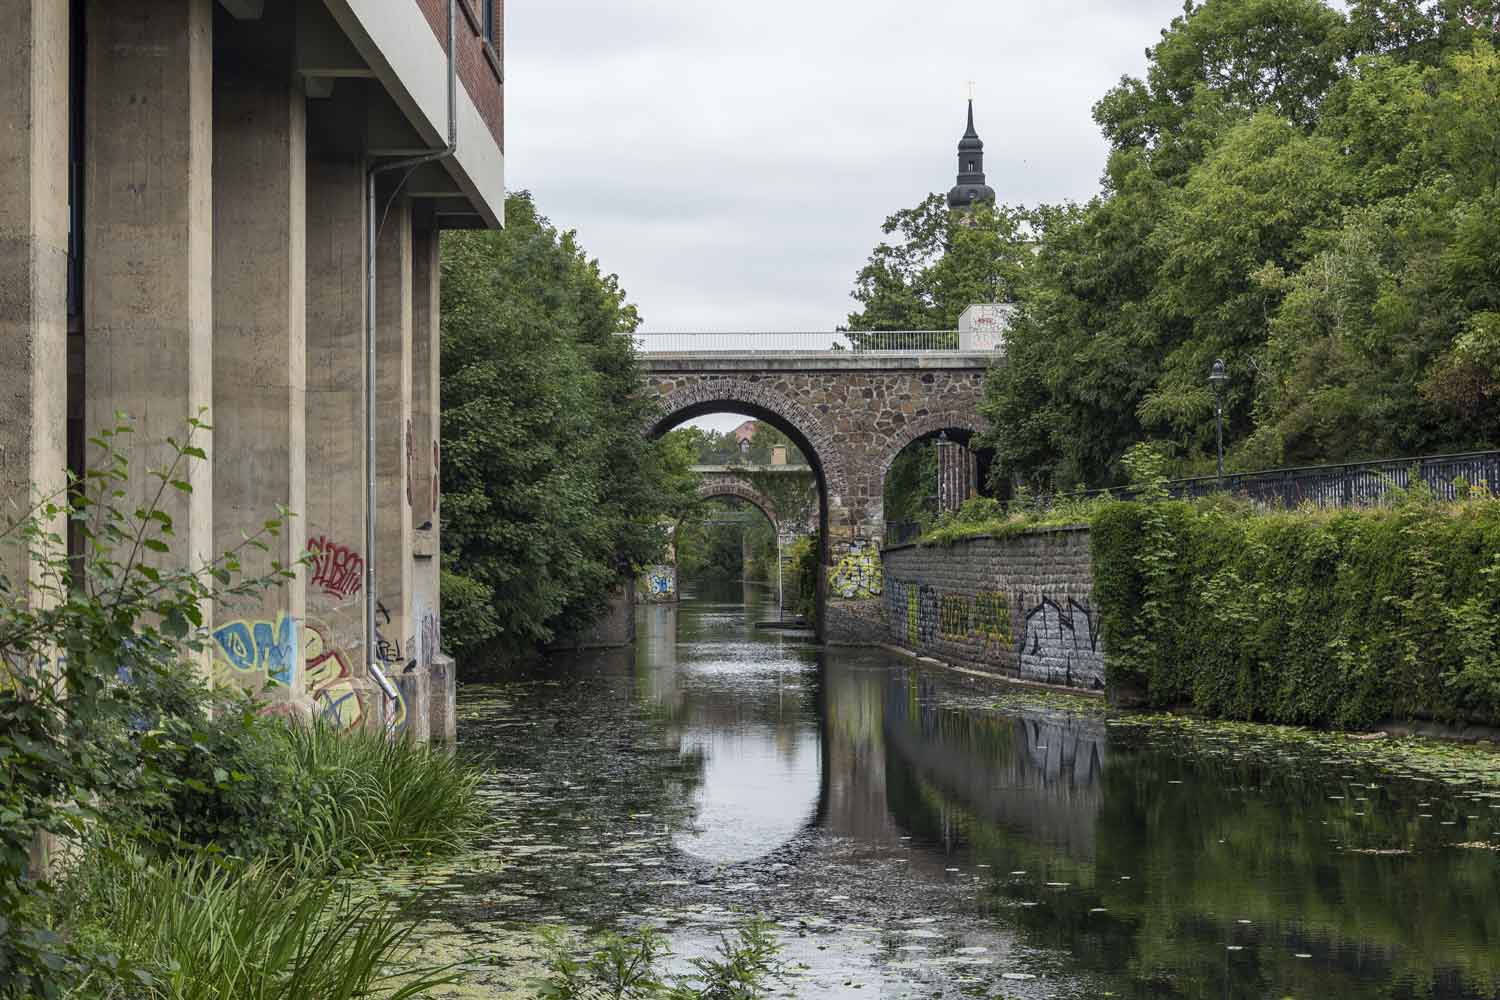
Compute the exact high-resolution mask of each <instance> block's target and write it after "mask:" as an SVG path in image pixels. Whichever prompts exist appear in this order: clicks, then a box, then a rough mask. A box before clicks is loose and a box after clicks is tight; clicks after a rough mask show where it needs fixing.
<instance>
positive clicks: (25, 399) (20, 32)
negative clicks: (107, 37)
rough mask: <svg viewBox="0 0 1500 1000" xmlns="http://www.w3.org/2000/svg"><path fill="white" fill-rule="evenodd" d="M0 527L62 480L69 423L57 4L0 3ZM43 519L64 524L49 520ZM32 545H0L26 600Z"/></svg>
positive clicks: (62, 46)
mask: <svg viewBox="0 0 1500 1000" xmlns="http://www.w3.org/2000/svg"><path fill="white" fill-rule="evenodd" d="M0 24H4V25H6V31H5V33H4V37H3V38H0V94H4V95H6V100H5V101H3V102H0V417H3V419H0V526H3V525H5V524H8V523H9V522H10V520H11V519H13V518H15V517H18V516H21V515H23V514H24V513H25V512H26V511H27V510H28V509H29V508H30V506H31V504H32V503H33V502H34V501H35V500H36V499H37V498H38V497H40V496H45V495H47V494H50V493H53V492H55V491H56V490H58V489H60V488H61V487H62V485H63V483H64V470H65V468H66V460H67V454H66V433H65V432H66V424H67V409H66V407H67V398H68V396H67V335H68V315H67V305H68V303H67V280H68V176H69V171H68V57H69V56H68V53H69V24H68V10H67V7H66V5H64V4H59V3H54V2H50V0H0ZM50 527H51V528H52V529H53V530H55V531H58V532H59V533H60V532H61V525H60V523H58V521H57V520H55V519H54V521H53V522H52V524H51V525H50ZM29 556H30V553H29V551H28V550H27V549H23V548H20V547H17V546H9V545H8V546H0V576H4V577H6V578H8V579H10V580H11V581H12V583H13V584H15V585H16V586H17V591H16V594H17V596H18V597H19V598H20V599H23V600H24V599H28V598H27V591H26V589H25V587H24V583H25V581H26V580H27V579H28V578H29V577H32V576H33V574H35V572H36V570H35V567H33V566H32V565H31V564H30V558H29Z"/></svg>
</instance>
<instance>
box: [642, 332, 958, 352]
mask: <svg viewBox="0 0 1500 1000" xmlns="http://www.w3.org/2000/svg"><path fill="white" fill-rule="evenodd" d="M628 336H633V337H634V339H635V347H636V350H637V351H639V352H641V353H642V354H702V353H715V354H725V353H741V354H785V353H789V352H790V353H799V352H811V351H849V352H852V353H855V354H881V353H885V354H915V353H921V352H929V351H957V350H958V331H957V330H880V331H869V332H867V331H858V330H839V331H832V332H830V331H827V330H819V331H815V332H814V331H791V332H786V333H773V332H767V331H744V332H731V333H637V334H632V335H628Z"/></svg>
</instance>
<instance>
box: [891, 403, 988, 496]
mask: <svg viewBox="0 0 1500 1000" xmlns="http://www.w3.org/2000/svg"><path fill="white" fill-rule="evenodd" d="M989 429H990V422H989V421H988V420H986V419H985V418H984V417H982V416H980V415H979V414H977V413H972V412H964V411H961V410H947V411H944V412H941V413H929V414H927V415H926V416H922V417H917V418H916V419H914V420H910V421H908V422H907V423H906V424H905V425H903V426H902V428H901V429H900V430H899V431H897V432H896V433H895V434H893V435H892V436H891V440H890V442H889V443H888V444H887V446H886V449H885V452H884V454H883V455H882V456H881V459H880V482H881V484H882V485H884V483H885V477H886V475H887V474H888V473H889V472H890V471H891V463H893V462H895V461H896V456H897V455H899V454H901V452H902V451H904V450H906V448H907V446H909V445H912V444H915V443H916V442H918V441H921V440H922V439H924V438H930V437H935V436H936V435H938V434H941V433H944V432H946V433H947V434H948V436H949V438H951V439H952V440H954V441H957V442H958V443H959V444H961V445H964V446H965V447H968V446H969V442H970V441H971V440H972V439H973V438H975V437H977V436H979V435H981V434H985V433H988V431H989Z"/></svg>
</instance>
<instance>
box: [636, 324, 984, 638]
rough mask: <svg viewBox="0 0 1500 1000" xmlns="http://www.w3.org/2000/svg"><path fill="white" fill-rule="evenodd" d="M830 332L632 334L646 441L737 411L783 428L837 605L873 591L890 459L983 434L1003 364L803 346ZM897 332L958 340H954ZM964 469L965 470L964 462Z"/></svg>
mask: <svg viewBox="0 0 1500 1000" xmlns="http://www.w3.org/2000/svg"><path fill="white" fill-rule="evenodd" d="M837 336H839V335H830V334H827V333H823V334H792V335H788V334H776V335H756V334H733V335H724V334H714V335H696V334H673V335H669V337H668V336H663V337H661V338H654V337H652V336H650V335H647V336H645V337H641V338H638V346H639V348H640V354H641V365H642V369H643V373H644V375H645V381H646V384H647V387H648V391H649V392H650V394H651V395H652V396H653V397H654V398H655V400H656V402H657V403H658V412H657V414H656V415H655V416H654V417H653V418H652V420H651V422H650V424H649V426H648V427H646V428H645V431H646V432H647V433H648V434H650V435H652V436H657V435H660V434H664V433H666V432H667V431H669V430H671V429H673V428H674V427H677V426H678V425H680V424H682V423H684V422H685V421H688V420H691V419H692V418H694V417H699V416H703V415H706V414H709V413H719V412H731V413H742V414H745V415H747V416H751V417H754V418H756V419H758V420H764V421H765V422H767V423H768V424H770V425H771V426H773V427H775V428H776V429H777V430H779V431H781V432H782V433H783V434H785V435H786V436H787V437H789V438H790V439H791V440H792V442H793V443H794V444H796V445H797V447H798V448H800V449H801V451H802V453H803V454H804V455H805V456H806V457H807V460H808V462H809V464H810V465H811V467H812V471H813V474H814V476H815V478H816V482H817V486H818V495H819V517H818V520H819V526H820V528H821V529H822V532H821V534H822V538H823V544H824V548H823V564H824V566H825V570H826V577H827V578H826V580H825V581H823V583H824V584H825V585H826V589H827V594H828V597H829V598H830V599H831V600H833V601H835V602H837V601H840V600H854V601H859V600H868V599H869V598H872V597H875V596H878V594H879V592H880V588H881V584H880V563H879V547H880V544H881V541H882V539H883V536H884V525H885V515H884V510H883V499H884V488H885V477H886V474H887V472H889V470H890V468H891V464H892V463H893V462H894V461H895V459H896V456H897V455H898V454H900V452H901V451H902V450H903V449H904V448H906V447H907V446H909V445H911V444H913V443H915V442H917V441H921V440H924V439H927V438H935V437H938V436H939V435H940V434H942V435H945V436H946V437H947V439H948V440H949V441H952V442H954V443H956V444H959V445H965V446H967V445H968V443H969V441H970V439H971V438H973V437H974V436H976V435H979V434H982V433H983V432H984V431H986V430H987V429H988V424H987V422H986V421H985V419H984V417H982V416H981V415H980V413H979V404H980V402H981V400H982V399H983V398H984V380H985V375H986V372H987V371H988V370H989V368H990V367H992V366H993V365H995V364H997V363H1003V353H1002V352H1000V351H997V350H951V349H941V348H939V349H921V348H920V347H917V348H908V349H902V350H860V349H859V348H858V346H854V347H853V349H841V350H840V349H834V350H828V349H823V350H818V349H803V346H804V345H806V344H808V343H809V342H810V341H811V340H812V338H818V340H819V341H821V343H822V344H825V345H826V344H828V343H829V342H830V340H832V339H834V338H835V337H837ZM903 336H911V337H916V336H946V337H948V338H951V343H952V344H954V345H956V344H957V342H958V336H957V334H954V333H947V334H937V335H932V334H922V335H903ZM799 338H800V340H799ZM788 343H790V344H791V346H785V345H787V344H788ZM944 346H946V344H945V345H944ZM951 450H952V451H955V452H957V451H959V450H960V449H957V448H955V449H951ZM966 465H967V467H968V468H969V469H970V470H972V469H973V467H974V463H973V461H972V459H967V460H966ZM969 475H970V477H971V479H972V475H973V473H972V471H971V472H970V473H969ZM823 590H824V588H823V587H820V592H822V591H823ZM825 603H826V602H825ZM833 617H835V616H830V618H829V625H830V627H831V628H832V627H834V626H835V622H834V621H833ZM835 631H836V629H835ZM831 637H834V638H836V636H831Z"/></svg>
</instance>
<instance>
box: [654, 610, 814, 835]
mask: <svg viewBox="0 0 1500 1000" xmlns="http://www.w3.org/2000/svg"><path fill="white" fill-rule="evenodd" d="M687 597H688V599H689V601H690V602H691V604H690V608H691V611H690V613H689V614H687V615H684V616H682V617H681V618H679V617H678V611H677V609H676V608H670V607H657V608H652V609H648V611H647V612H646V615H647V616H648V617H647V619H646V621H645V622H644V623H642V624H644V628H642V629H641V634H642V638H643V642H642V651H643V652H644V653H645V657H644V664H645V668H644V669H643V670H642V671H641V672H640V676H641V678H642V681H643V692H644V693H646V694H647V696H648V698H649V699H650V704H651V705H653V706H654V707H656V708H657V709H659V710H660V711H661V712H662V716H663V718H664V719H666V720H667V732H668V733H669V734H670V735H671V737H672V738H674V739H675V740H677V741H678V743H679V745H680V746H681V747H682V748H683V750H684V752H687V753H696V754H698V755H699V756H701V757H702V759H703V780H702V784H701V785H700V786H699V789H698V792H697V796H696V799H695V801H694V803H693V805H694V810H693V811H694V814H695V816H696V822H695V823H694V824H693V826H692V827H690V828H686V829H683V830H680V831H678V832H677V833H676V834H675V836H674V837H673V844H674V845H675V846H676V847H677V848H678V849H679V850H681V851H683V852H685V853H686V854H688V855H691V856H692V857H694V858H698V859H700V860H704V861H710V862H715V863H718V864H736V863H741V862H746V861H752V860H755V859H757V858H761V857H764V856H766V855H768V854H770V853H772V852H774V851H776V850H778V849H780V848H782V847H784V846H786V845H787V844H788V843H790V842H791V841H792V839H793V838H794V837H796V836H797V834H798V833H799V832H800V831H801V830H802V829H803V828H805V827H807V826H809V825H811V824H814V823H816V821H817V818H818V815H819V813H820V797H821V794H822V791H823V788H824V781H823V773H822V772H823V762H822V746H821V741H820V739H819V734H818V708H817V657H816V651H815V650H814V649H813V648H812V647H811V646H809V645H807V644H806V643H802V642H795V641H789V640H786V639H785V638H784V637H769V636H765V635H760V634H757V633H756V632H755V631H754V629H753V626H752V624H751V623H750V622H749V621H748V620H747V616H746V614H745V608H746V605H747V604H751V605H758V604H759V603H760V600H759V599H758V598H759V595H758V594H756V593H754V592H753V591H752V592H751V593H749V594H747V593H746V592H745V591H744V590H743V589H741V588H740V587H738V586H736V587H735V588H734V589H733V590H732V591H729V592H725V591H723V590H718V591H707V590H700V591H697V592H693V591H689V592H688V593H687ZM668 627H672V628H674V630H675V636H676V642H670V641H664V637H663V635H662V633H661V632H660V631H658V630H660V629H665V628H668ZM670 635H671V633H669V634H668V637H670ZM664 646H665V647H669V648H663V647H664Z"/></svg>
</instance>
